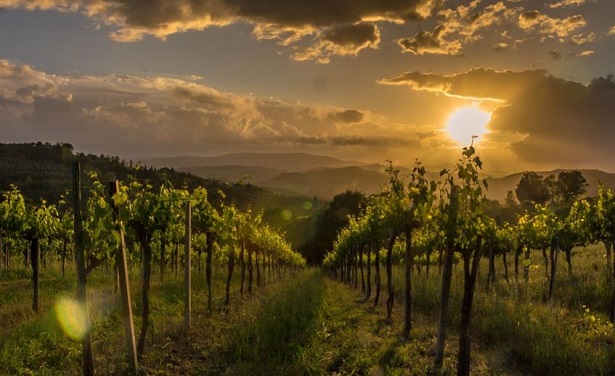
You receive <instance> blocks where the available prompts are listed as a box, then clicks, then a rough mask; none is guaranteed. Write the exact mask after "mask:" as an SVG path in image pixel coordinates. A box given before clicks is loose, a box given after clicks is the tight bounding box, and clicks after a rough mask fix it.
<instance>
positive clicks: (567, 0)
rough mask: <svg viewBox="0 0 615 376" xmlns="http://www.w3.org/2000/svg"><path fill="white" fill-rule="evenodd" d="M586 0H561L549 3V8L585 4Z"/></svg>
mask: <svg viewBox="0 0 615 376" xmlns="http://www.w3.org/2000/svg"><path fill="white" fill-rule="evenodd" d="M585 2H586V0H560V1H557V2H554V3H551V4H548V7H549V8H562V7H571V6H580V5H583V4H585Z"/></svg>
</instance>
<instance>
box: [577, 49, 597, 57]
mask: <svg viewBox="0 0 615 376" xmlns="http://www.w3.org/2000/svg"><path fill="white" fill-rule="evenodd" d="M594 53H595V51H593V50H585V51H581V52H572V53H571V56H574V57H587V56H591V55H593V54H594Z"/></svg>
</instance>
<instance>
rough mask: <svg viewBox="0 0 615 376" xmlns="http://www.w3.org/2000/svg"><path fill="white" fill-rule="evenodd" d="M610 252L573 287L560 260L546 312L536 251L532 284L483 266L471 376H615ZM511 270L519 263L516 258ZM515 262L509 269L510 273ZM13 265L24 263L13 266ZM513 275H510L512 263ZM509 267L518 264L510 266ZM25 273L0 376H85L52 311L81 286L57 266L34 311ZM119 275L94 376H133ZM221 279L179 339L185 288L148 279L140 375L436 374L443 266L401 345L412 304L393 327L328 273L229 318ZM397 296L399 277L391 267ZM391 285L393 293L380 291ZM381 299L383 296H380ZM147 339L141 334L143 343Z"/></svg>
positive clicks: (457, 281)
mask: <svg viewBox="0 0 615 376" xmlns="http://www.w3.org/2000/svg"><path fill="white" fill-rule="evenodd" d="M603 253H604V246H603V245H602V244H599V245H593V246H590V247H588V248H586V249H585V248H576V249H575V250H574V252H573V265H574V270H573V275H572V276H569V275H568V273H567V270H566V267H565V263H564V262H563V260H564V259H563V258H562V259H560V266H559V272H558V281H557V284H556V291H555V299H554V301H553V302H552V303H549V304H547V303H544V302H543V301H544V299H545V295H546V293H547V286H548V285H547V278H546V276H545V273H544V266H543V265H542V257H541V255H540V252H533V256H532V266H531V271H530V281H529V283H527V284H526V283H525V282H523V278H522V277H521V276H520V278H519V280H518V281H515V278H514V272H513V269H512V267H511V268H510V270H511V276H510V283H506V281H504V280H503V278H502V272H503V268H502V265H501V260H500V259H499V258H498V260H497V262H498V264H497V268H498V269H497V270H498V280H497V281H496V284H495V286H493V287H492V288H491V289H490V290H487V288H486V268H487V264H486V260H483V261H482V263H481V273H480V275H479V277H478V278H479V280H478V287H477V291H476V296H475V305H474V307H475V310H474V317H473V321H472V336H473V338H474V342H473V352H472V374H473V375H526V374H527V375H609V374H615V368H614V367H613V363H614V361H615V351H614V350H615V349H614V343H615V331H614V330H613V326H612V325H611V324H610V323H609V321H608V317H607V315H606V312H608V307H609V301H610V294H611V291H612V288H611V287H610V286H609V284H607V277H606V275H607V274H606V262H605V259H604V255H603ZM509 259H510V258H509ZM509 263H511V262H510V261H509ZM15 264H17V262H15ZM511 264H512V263H511ZM511 266H512V265H511ZM29 275H30V274H29V270H26V269H25V268H24V267H22V266H21V265H13V269H10V270H3V271H2V272H1V274H0V278H1V279H0V321H1V322H2V327H1V328H0V374H3V375H5V374H6V375H57V374H67V375H72V374H75V375H76V374H80V372H81V369H80V356H81V355H80V354H81V348H80V343H79V342H77V341H74V340H71V339H70V338H69V337H68V336H67V335H66V334H65V332H64V331H63V330H62V329H61V327H60V325H59V323H58V315H59V313H58V312H59V310H58V309H56V308H54V305H55V304H56V303H57V302H58V301H59V300H60V299H61V298H62V297H71V296H74V293H75V290H76V282H75V279H76V278H75V275H74V274H73V273H71V272H69V273H67V275H66V276H65V277H64V279H62V278H61V274H60V272H59V269H58V266H57V265H56V264H52V263H50V264H49V265H48V267H47V268H46V269H43V270H42V271H41V293H40V295H41V309H40V313H39V314H34V313H33V312H32V311H31V309H30V302H31V287H30V284H31V283H30V281H29ZM111 275H112V274H111V273H110V272H109V271H106V270H105V269H104V268H103V269H101V270H98V271H95V272H94V273H93V274H92V276H91V278H90V279H91V280H90V282H89V284H90V290H89V302H90V311H91V313H90V315H91V319H92V325H93V328H92V338H93V346H94V356H95V359H94V361H95V366H96V371H97V374H100V375H119V374H122V373H123V372H124V371H125V366H126V365H125V363H124V355H123V338H124V337H123V329H122V325H121V317H120V308H119V297H118V295H117V294H116V293H114V289H113V280H112V278H111V277H110V276H111ZM224 277H225V273H224V270H223V268H220V269H214V282H215V283H214V311H213V312H212V313H211V314H209V313H208V312H207V308H206V300H207V299H206V288H205V277H204V275H197V274H196V273H195V276H194V279H193V326H192V328H191V333H190V337H189V339H188V338H186V336H184V334H183V330H182V322H183V321H182V320H183V319H182V313H183V290H182V285H183V279H182V276H179V277H175V276H174V274H173V273H171V272H167V273H165V279H164V280H161V279H160V276H159V275H158V274H155V275H154V276H153V279H152V289H151V294H150V295H151V300H152V302H151V306H152V313H151V321H152V322H153V325H152V328H151V329H150V330H151V332H150V335H148V342H147V355H146V357H145V358H144V366H143V368H142V371H143V373H144V374H151V375H220V374H226V375H248V374H249V375H420V374H430V372H431V364H432V362H433V350H434V346H435V333H436V321H437V308H438V304H439V296H440V295H439V294H440V275H439V274H438V268H437V266H434V267H432V268H431V271H430V275H429V276H426V273H425V269H423V270H422V271H421V272H420V273H418V272H416V271H415V273H414V276H413V328H412V332H411V338H410V340H408V341H404V340H403V339H402V338H401V336H400V334H401V325H402V316H401V315H402V306H401V304H400V298H397V300H396V305H395V307H394V311H393V312H394V314H393V320H392V321H386V320H384V318H385V317H386V315H385V308H384V304H383V301H384V299H386V293H385V292H384V291H383V293H382V297H384V298H382V297H381V303H380V305H379V306H376V307H374V306H373V299H370V300H368V301H364V300H363V297H362V294H361V292H360V285H361V283H360V281H359V283H358V286H359V289H358V290H355V289H354V286H349V285H346V284H342V283H341V282H339V281H338V280H334V279H332V278H330V277H329V276H327V275H325V274H324V272H322V271H321V270H318V269H304V270H302V271H299V272H291V271H290V270H287V271H286V272H285V273H283V274H282V275H280V276H278V275H274V274H269V275H267V276H266V277H265V284H264V286H263V287H261V288H258V289H256V291H255V292H254V293H253V294H251V295H249V294H245V295H244V296H240V295H239V292H238V291H239V286H238V281H237V278H236V280H235V281H234V285H233V286H232V294H233V298H232V299H231V302H232V303H231V305H230V306H229V307H228V308H227V309H224V307H223V300H224ZM138 280H139V270H138V268H133V269H132V270H131V284H132V294H133V305H134V306H133V310H134V312H135V321H136V322H135V327H136V328H139V315H138V313H139V309H140V306H139V299H138V294H139V290H140V288H139V285H138ZM394 282H395V286H399V288H397V287H396V296H397V297H399V296H401V286H402V270H401V269H397V268H396V269H394ZM384 283H385V282H384V280H383V286H384ZM383 290H384V289H383ZM462 292H463V288H462V286H461V268H460V267H459V266H456V267H455V272H454V278H453V288H452V298H451V299H452V300H451V309H450V317H449V323H450V325H449V337H448V341H447V346H446V358H445V361H444V367H443V369H442V373H443V374H454V373H455V367H456V352H457V346H458V345H457V341H458V337H457V335H456V328H457V327H458V323H459V319H460V312H459V307H460V302H461V295H462ZM137 334H138V333H137Z"/></svg>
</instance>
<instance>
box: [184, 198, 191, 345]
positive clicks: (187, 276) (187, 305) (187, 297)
mask: <svg viewBox="0 0 615 376" xmlns="http://www.w3.org/2000/svg"><path fill="white" fill-rule="evenodd" d="M191 238H192V205H191V203H190V201H188V202H187V203H186V233H185V249H184V281H185V290H184V293H185V294H184V329H185V331H186V337H187V338H188V339H190V320H191V316H192V275H191V268H190V248H191V244H190V243H191Z"/></svg>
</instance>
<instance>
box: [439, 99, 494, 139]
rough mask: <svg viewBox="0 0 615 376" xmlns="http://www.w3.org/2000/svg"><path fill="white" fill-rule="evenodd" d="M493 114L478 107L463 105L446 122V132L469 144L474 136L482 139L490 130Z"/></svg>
mask: <svg viewBox="0 0 615 376" xmlns="http://www.w3.org/2000/svg"><path fill="white" fill-rule="evenodd" d="M489 120H491V114H490V113H488V112H485V111H483V110H481V109H480V108H477V107H462V108H460V109H457V110H455V112H453V113H452V114H451V116H450V117H449V118H448V120H447V122H446V133H448V136H449V137H450V138H452V139H453V140H455V141H457V142H458V143H459V144H461V145H469V144H470V143H471V142H472V137H478V138H479V139H480V137H481V136H483V135H484V134H485V133H487V132H488V129H487V124H488V123H489Z"/></svg>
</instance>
